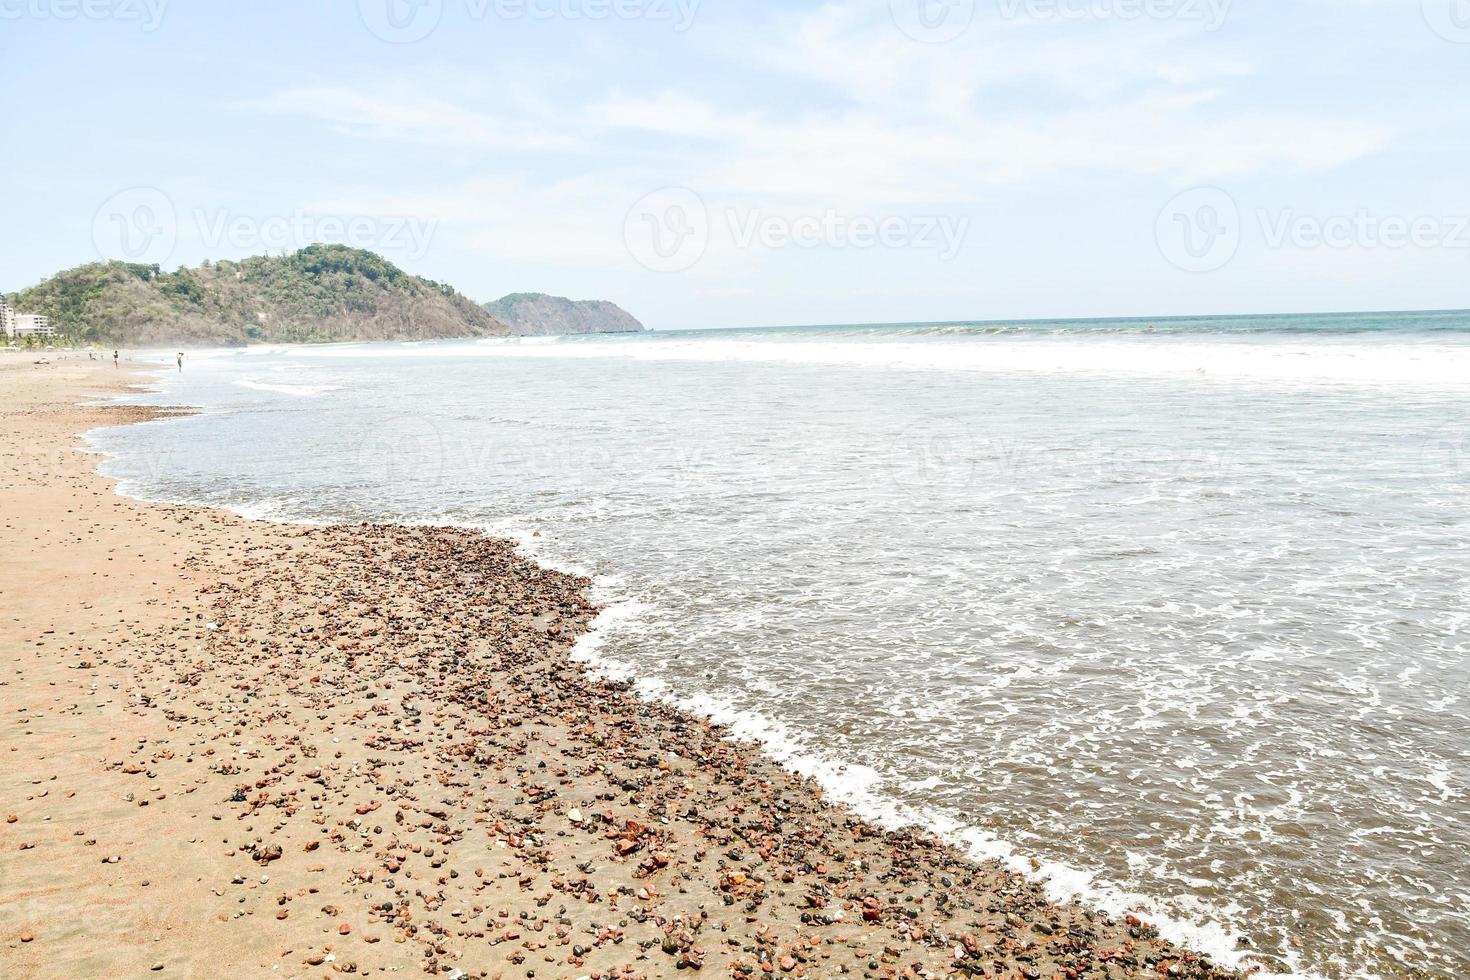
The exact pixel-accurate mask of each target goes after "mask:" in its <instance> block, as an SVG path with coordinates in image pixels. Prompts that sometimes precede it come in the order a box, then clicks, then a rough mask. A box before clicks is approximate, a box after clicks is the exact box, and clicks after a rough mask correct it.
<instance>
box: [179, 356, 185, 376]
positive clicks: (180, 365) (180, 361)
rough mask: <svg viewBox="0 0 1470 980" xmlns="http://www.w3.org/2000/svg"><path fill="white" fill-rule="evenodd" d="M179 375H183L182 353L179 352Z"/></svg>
mask: <svg viewBox="0 0 1470 980" xmlns="http://www.w3.org/2000/svg"><path fill="white" fill-rule="evenodd" d="M179 373H180V374H183V373H184V352H183V351H179Z"/></svg>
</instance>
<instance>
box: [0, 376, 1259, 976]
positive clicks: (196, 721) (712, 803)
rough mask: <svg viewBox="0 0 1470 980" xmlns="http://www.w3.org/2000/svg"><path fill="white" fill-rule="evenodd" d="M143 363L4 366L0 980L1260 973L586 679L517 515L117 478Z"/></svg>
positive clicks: (553, 589)
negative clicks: (264, 498) (284, 505)
mask: <svg viewBox="0 0 1470 980" xmlns="http://www.w3.org/2000/svg"><path fill="white" fill-rule="evenodd" d="M119 375H122V376H121V377H119ZM132 380H133V378H132V377H130V376H128V375H126V374H125V373H123V372H115V371H114V369H113V368H111V367H110V366H106V365H104V364H103V363H102V362H86V361H81V362H72V361H70V360H61V361H60V362H58V363H52V364H50V365H45V366H40V365H32V364H29V363H26V364H3V365H0V391H3V392H4V393H5V395H6V398H5V409H4V411H5V414H6V415H7V416H9V418H7V420H6V421H7V422H8V423H9V424H8V425H6V426H5V432H4V434H3V436H0V454H3V456H4V457H5V458H6V459H7V463H8V462H9V461H11V460H15V461H17V462H18V464H19V465H15V466H9V465H7V472H8V473H14V474H15V475H14V477H7V483H11V484H12V485H9V486H7V487H6V489H7V490H8V491H10V492H9V493H8V494H7V499H8V500H10V501H12V502H14V503H12V504H11V505H8V506H6V507H5V514H4V517H5V520H4V521H3V533H4V535H5V553H6V554H7V556H11V560H10V561H8V563H7V564H8V566H9V568H8V574H7V581H6V583H4V585H3V586H0V589H3V591H4V593H5V595H6V598H7V603H6V608H7V610H13V611H9V612H8V614H7V615H6V616H5V617H3V623H0V640H4V641H5V642H4V645H3V646H4V649H6V650H7V651H11V650H13V651H15V653H14V654H13V655H12V656H7V658H6V659H7V661H10V662H8V663H6V664H4V666H3V669H0V688H3V692H4V698H5V702H6V704H7V705H8V706H9V705H14V714H13V715H12V712H11V711H10V710H7V715H11V718H10V721H11V724H8V725H6V726H5V728H4V729H3V730H0V731H3V734H0V739H3V741H4V743H5V745H4V748H3V753H4V755H3V757H4V758H5V760H6V767H5V769H4V772H3V774H0V788H3V791H4V799H5V804H4V806H5V810H6V813H5V819H6V821H7V822H6V823H4V824H0V895H3V896H4V897H3V898H0V973H3V974H4V975H6V976H17V977H31V976H53V975H63V974H82V975H135V974H137V973H144V972H149V971H151V970H153V969H154V968H155V967H158V969H159V970H160V972H164V973H165V974H170V973H171V974H178V975H216V974H220V973H223V972H235V971H239V972H246V973H252V972H264V971H271V972H280V973H281V974H283V975H286V976H297V975H318V976H320V975H332V974H334V973H362V974H367V973H376V972H383V971H390V972H394V971H396V972H407V973H410V974H411V973H414V972H422V971H428V972H431V973H446V974H448V973H451V972H452V971H454V970H461V971H463V972H464V974H466V975H469V976H480V975H485V976H507V977H509V976H528V975H535V976H542V977H545V976H553V977H556V976H567V977H580V976H587V977H594V976H601V977H609V976H625V975H626V976H665V975H670V974H672V973H674V972H675V971H676V970H677V969H679V968H681V967H683V968H696V967H702V972H703V973H704V974H705V975H709V976H725V975H730V976H761V975H770V974H773V973H774V974H777V975H787V974H789V975H794V976H813V977H815V976H831V975H838V974H851V975H856V976H947V975H949V976H1006V977H1010V976H1025V977H1052V976H1088V977H1132V976H1159V975H1165V976H1178V977H1210V978H1224V977H1233V976H1237V975H1238V974H1236V973H1234V972H1232V971H1229V970H1226V969H1223V968H1215V967H1209V966H1207V965H1204V964H1203V963H1202V962H1201V961H1200V959H1199V958H1198V957H1195V956H1193V955H1192V954H1188V953H1184V952H1181V951H1180V950H1178V949H1176V948H1174V947H1172V946H1170V945H1169V944H1168V943H1166V942H1163V941H1162V940H1160V939H1158V938H1157V937H1156V935H1155V933H1154V931H1153V930H1152V929H1151V928H1149V927H1147V926H1145V925H1144V924H1142V923H1139V922H1137V920H1131V921H1130V919H1123V920H1119V921H1111V920H1109V919H1107V918H1106V917H1105V916H1103V915H1102V914H1100V913H1096V912H1092V911H1088V910H1085V909H1082V908H1080V907H1076V906H1058V905H1054V904H1052V903H1050V902H1048V901H1047V900H1046V898H1045V895H1044V890H1043V889H1042V887H1041V886H1040V885H1038V884H1036V883H1034V882H1030V881H1027V880H1025V879H1024V878H1022V877H1021V876H1019V875H1018V874H1016V873H1015V872H1012V871H1009V870H1006V869H1003V868H1001V867H1000V866H998V865H989V864H975V863H973V862H970V861H968V860H966V859H965V858H964V857H962V856H961V855H960V854H959V853H958V852H957V851H955V850H953V849H952V848H950V847H947V846H945V845H942V844H940V843H938V842H936V841H935V840H934V839H933V838H932V837H929V836H927V835H924V834H920V833H891V832H885V831H882V830H880V829H878V828H877V827H874V826H872V825H871V824H867V823H865V822H863V821H860V820H858V819H856V818H855V817H853V816H852V815H851V814H850V813H849V812H848V811H846V810H845V809H844V808H842V807H839V806H834V805H831V804H829V803H826V802H824V801H822V799H821V798H820V794H819V792H818V791H817V790H816V789H815V787H814V786H813V784H811V783H810V782H809V781H805V780H802V779H800V778H798V777H796V776H794V775H792V774H790V773H788V772H787V771H785V770H783V769H781V768H780V767H779V766H778V765H776V764H775V763H774V762H772V761H771V760H770V759H768V758H766V757H765V756H763V755H761V754H760V753H759V752H758V751H756V750H755V749H753V748H752V747H750V746H749V745H746V744H737V743H732V742H730V741H728V740H727V739H725V738H724V737H723V736H722V733H721V731H720V730H719V729H718V728H716V727H714V726H711V725H709V724H707V723H705V722H702V721H699V720H697V719H694V718H691V717H689V716H687V715H684V714H681V713H679V712H677V711H675V710H674V709H672V708H669V707H667V706H663V705H660V704H656V703H650V702H645V701H641V700H638V699H636V698H635V697H633V696H632V695H631V693H630V691H629V689H628V686H627V685H625V684H619V683H614V682H607V681H601V680H598V679H596V678H595V677H593V676H592V675H591V674H589V673H588V672H587V671H586V670H585V669H584V668H583V667H582V666H580V665H578V664H576V663H574V662H573V661H572V660H571V659H570V652H571V645H572V643H573V641H574V640H575V638H576V637H577V636H578V635H580V634H581V633H582V632H583V631H584V630H585V629H586V628H587V625H588V623H589V622H590V621H591V619H592V617H593V616H594V615H595V612H596V610H595V608H594V607H593V606H592V604H591V603H590V601H589V600H588V598H587V583H586V581H585V580H583V579H578V578H576V577H574V576H570V575H566V574H563V573H560V572H555V571H551V570H548V569H545V568H542V567H540V566H537V565H535V564H534V563H532V562H531V561H529V560H528V559H526V558H524V557H522V556H520V555H517V554H516V553H515V550H514V545H513V543H511V542H508V541H504V540H499V539H494V538H489V537H486V536H483V535H480V534H477V533H474V532H466V531H462V530H451V529H440V528H422V527H393V526H385V525H375V526H368V527H314V528H306V527H299V526H286V525H277V524H270V523H266V522H259V521H247V520H244V519H240V518H236V517H233V516H231V515H228V514H225V513H222V512H219V511H211V510H205V509H200V508H192V507H179V506H170V505H157V504H146V503H141V502H136V501H132V500H128V499H126V498H122V497H118V496H117V495H115V494H114V493H113V492H112V481H109V480H107V479H105V478H103V477H101V476H100V475H98V474H97V473H96V472H95V469H94V467H95V462H96V460H95V458H94V457H93V456H92V455H90V454H88V453H86V452H84V451H83V450H82V449H81V448H80V446H79V440H78V439H77V433H78V432H81V431H85V430H87V429H91V428H95V427H98V426H103V425H108V424H122V423H127V422H135V421H141V420H144V419H147V418H152V417H157V413H155V412H153V411H151V410H143V409H137V408H129V407H124V406H110V407H81V406H78V405H77V402H78V401H80V400H82V399H83V398H84V397H85V396H86V395H88V394H90V393H92V392H96V391H98V390H100V389H112V390H116V389H118V388H120V387H121V386H122V385H123V384H125V383H128V382H130V381H132ZM11 815H14V816H15V817H16V820H15V821H14V822H9V819H10V816H11ZM114 859H115V860H114ZM97 936H108V937H119V938H117V939H116V940H112V941H109V942H108V943H107V944H106V945H102V944H100V943H98V942H97V941H96V939H95V938H89V937H97ZM27 937H29V938H27ZM155 937H157V938H155Z"/></svg>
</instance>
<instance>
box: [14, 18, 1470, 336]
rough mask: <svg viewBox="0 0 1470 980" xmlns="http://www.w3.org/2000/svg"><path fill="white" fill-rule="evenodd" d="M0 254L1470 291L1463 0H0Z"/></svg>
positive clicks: (849, 300)
mask: <svg viewBox="0 0 1470 980" xmlns="http://www.w3.org/2000/svg"><path fill="white" fill-rule="evenodd" d="M0 91H3V93H4V98H3V100H0V126H3V132H4V133H5V134H6V143H7V149H6V151H5V153H4V172H3V179H0V227H3V228H4V229H5V232H6V233H5V234H3V235H0V290H3V291H7V292H8V291H14V290H18V289H20V288H23V287H25V286H28V285H31V284H34V283H36V282H38V281H40V280H42V279H43V278H45V277H47V276H49V275H51V274H53V273H54V272H56V271H59V270H61V269H64V268H68V267H71V266H75V265H80V264H82V263H84V262H91V261H97V260H99V259H104V258H106V259H125V260H128V261H144V262H158V263H159V264H161V265H163V266H164V267H166V268H173V267H176V266H179V265H194V264H198V263H199V262H201V261H203V260H205V259H222V258H239V257H243V256H246V255H254V254H262V253H280V252H282V251H294V250H295V249H297V248H301V247H304V246H306V245H309V244H312V243H313V242H318V241H322V242H342V243H346V244H350V245H355V246H358V247H364V248H369V249H372V250H374V251H377V252H380V253H382V254H383V255H385V256H386V257H387V258H389V259H390V260H392V261H394V262H396V263H398V264H399V265H401V266H402V267H404V268H405V269H407V270H408V271H410V272H413V273H416V274H419V275H423V276H426V277H428V278H431V279H435V280H438V281H441V282H448V283H450V284H452V285H454V286H455V287H457V288H458V289H459V290H460V291H462V292H464V293H465V294H466V295H468V296H470V297H471V298H473V299H475V300H477V301H481V302H483V301H488V300H493V299H496V298H498V297H499V296H501V295H504V294H506V293H510V292H522V291H536V292H549V293H554V294H557V295H565V296H571V297H573V298H578V299H584V298H602V299H610V300H613V301H615V302H617V303H619V304H621V305H623V306H624V307H626V308H627V309H628V310H630V311H631V312H632V313H634V315H636V316H638V317H639V318H640V319H642V320H643V321H644V322H645V323H647V324H648V325H649V326H652V327H656V328H663V329H679V328H702V327H726V326H757V325H780V324H807V323H871V322H907V321H939V320H977V319H1007V318H1053V317H1089V316H1096V317H1102V316H1166V315H1189V314H1229V313H1252V312H1308V311H1329V310H1330V311H1338V310H1369V309H1445V308H1465V307H1470V0H831V2H825V3H817V2H804V0H780V2H766V0H251V2H249V3H219V2H208V0H0Z"/></svg>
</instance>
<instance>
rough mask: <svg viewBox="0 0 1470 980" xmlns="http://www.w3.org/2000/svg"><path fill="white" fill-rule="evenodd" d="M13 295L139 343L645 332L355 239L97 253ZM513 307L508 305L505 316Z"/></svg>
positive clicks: (84, 333)
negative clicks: (407, 262)
mask: <svg viewBox="0 0 1470 980" xmlns="http://www.w3.org/2000/svg"><path fill="white" fill-rule="evenodd" d="M4 298H5V299H6V300H8V302H9V306H10V307H11V308H13V309H14V310H16V311H18V312H20V313H25V314H32V315H35V316H36V317H40V318H42V319H41V320H38V321H37V322H49V326H50V328H51V330H54V331H55V333H56V334H58V335H60V336H61V337H62V338H64V339H66V340H68V341H71V342H73V343H102V344H112V345H119V346H123V345H126V346H136V347H146V346H150V345H155V344H158V345H162V344H167V345H174V344H180V345H184V344H196V345H219V346H237V345H245V344H251V343H330V342H334V341H372V340H433V339H448V338H456V337H508V336H516V335H541V334H548V333H592V332H610V331H619V332H622V331H630V330H642V329H643V325H642V324H640V323H639V322H638V321H637V320H635V319H633V318H632V317H631V316H629V315H628V314H627V313H625V312H624V311H623V310H621V309H619V308H618V307H616V306H614V305H613V304H612V303H605V302H584V303H573V302H572V301H571V300H563V299H557V298H555V297H551V296H541V295H539V294H530V293H517V294H513V295H511V296H507V297H505V298H504V299H502V300H499V301H498V302H496V303H491V304H488V306H481V305H479V304H477V303H476V302H474V301H473V300H471V299H469V298H467V297H466V296H464V295H463V294H461V293H460V292H459V291H458V290H456V289H454V288H453V287H451V286H448V285H445V284H443V283H438V282H434V281H432V280H429V279H424V278H421V277H419V276H415V275H411V274H409V273H407V272H404V271H403V270H402V269H400V268H398V267H397V266H396V265H394V264H393V263H391V262H389V261H388V260H387V259H385V258H383V257H382V256H380V255H377V254H375V253H373V252H368V251H364V250H362V249H355V248H348V247H347V246H344V245H312V246H309V247H307V248H303V249H301V250H300V251H298V252H295V253H294V254H291V255H280V256H266V255H262V256H254V257H251V258H247V259H242V260H240V261H238V262H231V261H220V262H205V263H204V264H203V265H201V266H198V267H196V268H179V269H178V270H176V271H174V272H164V271H163V270H161V269H160V268H159V267H158V266H157V265H144V264H139V263H131V262H115V261H114V262H93V263H90V264H88V265H83V266H78V267H77V268H75V269H68V270H67V271H65V272H61V273H58V274H56V275H55V276H52V277H51V278H49V279H47V280H45V281H44V282H42V283H39V284H38V285H35V286H32V287H30V288H29V289H23V290H21V291H20V292H17V293H11V294H9V296H7V297H4ZM502 307H504V308H505V309H507V310H508V312H507V314H506V315H505V316H498V315H497V314H496V311H497V310H499V309H501V308H502ZM0 342H3V339H0Z"/></svg>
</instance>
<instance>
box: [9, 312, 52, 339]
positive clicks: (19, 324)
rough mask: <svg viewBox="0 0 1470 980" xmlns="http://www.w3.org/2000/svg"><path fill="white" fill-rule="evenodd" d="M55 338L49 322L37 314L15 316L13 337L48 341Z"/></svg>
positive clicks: (18, 314)
mask: <svg viewBox="0 0 1470 980" xmlns="http://www.w3.org/2000/svg"><path fill="white" fill-rule="evenodd" d="M55 336H56V331H55V330H54V329H52V327H51V321H50V320H49V319H47V318H46V317H44V316H42V315H41V314H39V313H17V314H15V337H17V338H22V337H39V338H41V339H43V340H50V339H51V338H52V337H55Z"/></svg>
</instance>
